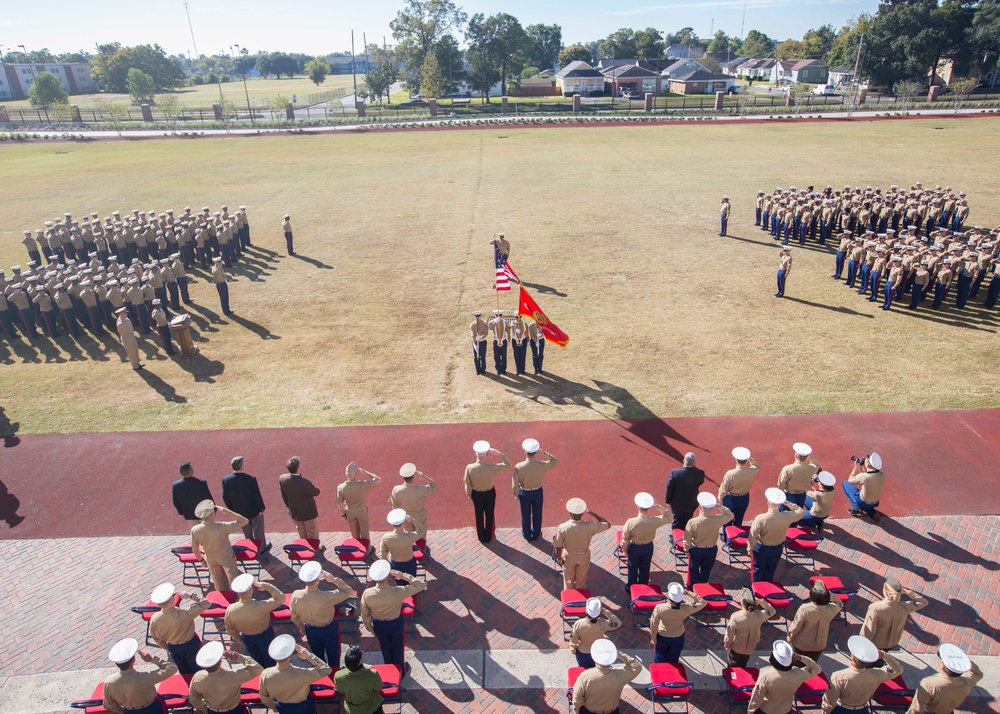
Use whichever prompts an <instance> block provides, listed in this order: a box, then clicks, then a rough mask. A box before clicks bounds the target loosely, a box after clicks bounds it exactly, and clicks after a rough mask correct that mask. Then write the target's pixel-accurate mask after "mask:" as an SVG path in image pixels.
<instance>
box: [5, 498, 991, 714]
mask: <svg viewBox="0 0 1000 714" xmlns="http://www.w3.org/2000/svg"><path fill="white" fill-rule="evenodd" d="M556 516H557V514H556V513H555V512H554V509H551V508H550V509H549V510H548V511H547V517H548V519H549V522H550V523H551V522H552V521H554V519H555V517H556ZM661 533H662V531H661ZM343 535H344V534H336V533H332V534H325V536H324V540H325V542H326V543H327V544H328V545H330V546H332V545H335V544H336V543H338V542H339V540H340V539H341V538H342V537H343ZM545 535H546V537H549V536H550V535H551V529H549V530H547V531H546V533H545ZM291 538H292V536H290V535H287V534H284V535H274V536H273V538H272V540H273V541H274V543H275V552H276V553H279V554H280V553H281V550H280V545H281V544H282V543H284V542H287V541H289V540H291ZM184 541H185V538H184V537H183V536H176V537H171V536H148V537H133V538H79V539H53V540H29V541H10V540H8V541H3V542H0V558H2V560H3V562H4V563H5V564H7V570H8V572H11V573H14V574H16V575H15V577H14V579H13V581H12V582H11V581H9V583H10V587H11V591H10V592H9V593H8V597H6V598H2V599H0V621H2V622H4V623H5V630H6V631H7V633H9V634H8V636H7V637H6V638H5V641H4V642H3V644H2V652H0V656H2V661H3V674H4V675H7V676H9V675H18V674H29V673H38V672H48V671H64V670H78V669H86V668H92V667H102V666H104V665H105V659H104V656H105V652H106V650H107V646H108V643H109V642H111V641H113V640H115V639H117V638H118V637H121V636H126V635H132V636H140V635H141V634H142V632H143V630H142V625H141V623H140V622H139V618H138V616H136V615H134V614H132V613H130V612H129V611H128V607H129V606H130V605H134V604H142V603H144V602H145V601H146V598H147V596H148V593H149V592H150V590H151V589H152V587H154V586H155V585H156V584H158V583H159V582H161V581H165V580H173V581H177V580H178V579H179V576H180V566H179V564H177V563H176V561H175V559H174V558H173V556H171V555H170V554H169V552H168V551H169V548H170V547H171V546H173V545H177V544H181V543H183V542H184ZM430 543H431V545H432V548H433V550H432V556H433V558H432V560H431V561H430V562H429V564H428V567H427V572H428V576H429V580H431V581H432V582H431V585H430V588H429V590H428V594H427V595H426V597H422V598H421V600H420V603H419V604H420V617H419V621H418V626H417V627H418V632H419V636H418V637H411V638H409V640H408V646H410V647H412V648H414V649H417V650H421V651H441V650H482V649H486V650H491V651H492V650H516V649H553V648H561V647H564V646H565V644H564V642H563V640H562V636H561V628H560V621H559V619H558V614H557V611H558V600H557V598H558V593H559V590H560V589H561V578H560V576H559V575H558V574H557V573H556V572H555V570H553V568H552V561H551V558H550V553H551V551H550V546H549V544H548V542H547V541H546V540H543V541H540V542H538V543H535V544H530V545H529V544H526V543H525V542H524V541H523V539H521V537H520V534H519V532H518V531H516V530H501V531H500V532H499V533H498V540H497V541H496V542H495V543H494V544H493V545H491V546H489V547H483V546H480V544H479V543H478V542H476V541H475V535H474V533H473V532H472V531H470V530H448V531H444V530H439V531H433V532H432V533H431V538H430ZM612 547H613V533H612V532H608V533H605V534H602V535H601V536H599V537H598V538H596V539H595V543H594V558H593V561H594V565H593V567H592V568H591V571H590V573H591V575H590V582H589V585H590V588H591V590H593V592H594V593H595V594H601V595H603V596H606V597H607V598H608V599H609V600H610V601H611V602H612V603H614V604H615V605H616V607H615V608H614V609H616V610H617V611H618V612H619V614H620V616H621V617H622V619H623V620H624V622H625V627H623V628H622V631H620V632H619V633H617V634H616V635H615V640H616V642H617V643H618V644H619V646H621V647H623V648H628V649H642V648H648V644H647V643H648V639H647V637H648V635H647V633H646V632H645V631H644V630H637V629H633V628H632V627H631V626H630V618H629V614H628V612H627V602H626V598H625V596H624V584H623V581H622V580H621V578H620V577H619V576H618V574H617V568H616V567H615V566H616V564H615V560H614V558H613V556H612ZM998 557H1000V517H997V516H973V517H960V516H945V517H938V518H901V519H889V518H886V519H884V520H883V522H882V526H881V527H876V526H873V525H871V524H869V523H867V522H863V521H860V520H855V519H847V520H837V521H832V522H830V526H829V528H828V539H827V540H826V541H825V542H824V543H823V544H822V546H821V548H820V551H819V554H818V556H817V561H818V562H817V569H816V572H820V573H827V572H828V573H831V574H836V575H838V576H840V577H841V578H842V579H843V580H844V581H845V583H847V584H848V585H849V586H852V585H858V586H859V587H860V588H861V591H860V593H859V595H858V596H857V598H855V599H854V600H852V602H851V604H850V607H849V612H850V616H851V624H850V626H849V627H845V626H843V625H841V624H838V625H835V626H834V628H833V631H832V637H831V647H834V648H838V649H841V650H843V649H844V642H845V640H846V637H847V636H848V635H849V634H852V633H854V632H855V631H856V630H857V627H858V624H859V621H860V617H862V616H863V614H864V610H865V608H866V607H867V603H868V602H869V601H870V600H871V598H872V597H873V592H874V591H878V590H879V588H880V585H881V582H882V578H883V577H884V574H885V573H886V572H887V571H892V572H894V573H896V574H897V575H898V576H899V577H900V579H901V581H902V582H903V583H904V584H905V585H907V586H909V587H912V588H913V589H915V590H917V591H918V592H921V593H923V594H924V595H925V596H926V597H927V598H928V599H929V600H930V601H931V604H930V606H928V607H927V608H926V609H925V610H924V611H922V612H921V613H919V614H918V615H917V616H915V617H914V618H912V620H911V622H910V624H909V625H908V626H907V630H906V635H905V636H904V639H903V643H902V644H903V647H904V649H906V650H908V651H910V652H913V653H922V652H932V651H933V650H934V649H935V648H936V646H937V644H938V642H939V641H941V640H948V641H952V642H955V643H957V644H959V645H960V646H962V647H964V648H965V649H967V651H968V652H969V653H970V654H972V655H973V656H976V655H993V656H996V655H1000V632H998V630H997V629H996V626H995V623H997V622H998V620H1000V617H998V604H997V602H996V597H995V591H996V586H997V583H998V576H997V569H998V568H1000V565H998V563H997V560H998ZM655 562H656V565H657V566H658V568H656V569H655V570H654V576H653V582H656V583H659V584H661V585H665V584H666V583H667V582H669V581H670V580H673V579H677V578H679V577H680V575H679V574H678V573H677V572H676V571H675V570H674V567H673V563H672V560H671V559H670V557H669V554H668V552H667V549H666V545H665V542H664V537H663V536H661V538H660V539H659V541H658V545H657V555H656V558H655ZM332 567H333V570H334V571H335V572H337V571H338V568H337V566H332ZM266 569H267V571H268V573H269V576H270V577H271V578H272V579H273V580H274V581H275V582H276V583H277V584H279V586H281V587H282V588H283V589H285V590H290V589H292V588H294V587H295V585H294V583H293V582H292V580H291V574H290V569H289V567H288V565H287V563H286V562H285V560H284V558H283V555H278V556H277V557H275V558H272V559H270V561H268V562H267V568H266ZM810 574H811V571H808V570H806V569H805V568H803V567H801V566H794V567H791V568H789V567H788V566H786V565H783V566H782V567H781V568H780V569H779V571H778V577H779V579H781V580H782V581H783V582H784V583H785V584H786V585H787V586H789V587H790V588H792V589H793V590H795V591H797V592H800V593H804V592H805V588H804V587H803V585H804V584H805V583H806V582H807V579H808V576H809V575H810ZM713 580H716V581H718V582H721V583H722V584H723V585H724V586H725V587H726V588H727V589H730V590H732V589H735V588H738V587H741V586H743V585H744V584H746V582H747V581H748V573H747V571H746V569H745V568H740V567H735V566H734V567H731V566H729V565H727V564H726V563H725V562H723V561H722V560H721V559H720V561H719V562H718V564H717V565H716V569H715V571H714V572H713ZM29 607H30V608H34V609H35V610H36V612H37V613H39V614H30V615H29V614H26V613H25V610H26V608H29ZM773 634H774V632H773V631H772V632H770V633H769V632H768V631H765V638H768V637H771V636H773ZM360 642H361V644H362V645H363V647H364V648H365V649H366V650H368V651H377V646H376V643H375V641H374V639H373V638H370V637H367V636H366V637H362V638H361V639H360ZM39 644H40V646H39ZM688 645H689V646H690V647H692V648H694V649H708V650H720V649H721V633H720V631H719V630H715V629H711V628H698V629H697V630H695V629H694V628H689V637H688ZM427 696H431V695H427ZM434 696H443V695H441V694H440V693H439V694H436V695H434ZM476 696H477V697H478V696H480V694H477V695H476ZM482 696H486V694H482ZM497 696H499V694H498V695H497ZM512 696H514V698H516V699H518V701H521V700H522V699H523V697H525V696H529V695H527V694H525V693H523V692H519V693H517V694H516V695H512ZM535 696H541V695H540V694H538V695H535ZM549 698H550V699H551V697H549ZM492 706H493V705H492V704H491V705H490V707H492ZM484 710H490V711H492V710H493V709H490V708H487V709H484Z"/></svg>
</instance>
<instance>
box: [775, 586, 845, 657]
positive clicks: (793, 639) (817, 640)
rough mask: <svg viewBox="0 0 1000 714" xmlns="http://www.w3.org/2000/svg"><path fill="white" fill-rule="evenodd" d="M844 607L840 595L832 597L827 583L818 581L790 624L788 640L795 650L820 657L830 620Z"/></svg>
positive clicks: (827, 634)
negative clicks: (807, 600)
mask: <svg viewBox="0 0 1000 714" xmlns="http://www.w3.org/2000/svg"><path fill="white" fill-rule="evenodd" d="M842 607H843V604H842V603H841V602H840V598H839V597H833V598H831V597H830V590H829V589H828V588H827V587H826V584H825V583H823V582H819V581H818V582H816V583H815V584H814V585H813V587H812V590H810V591H809V602H807V603H804V604H803V605H800V606H799V609H798V611H797V612H796V613H795V619H794V620H792V624H791V625H789V626H788V641H789V642H790V643H791V645H792V647H794V648H795V652H796V653H798V654H800V655H805V656H806V657H809V659H812V660H817V659H819V656H820V655H821V654H823V650H824V649H826V640H827V637H828V636H829V634H830V622H831V621H832V620H833V618H835V617H836V616H837V613H839V612H840V610H841V608H842Z"/></svg>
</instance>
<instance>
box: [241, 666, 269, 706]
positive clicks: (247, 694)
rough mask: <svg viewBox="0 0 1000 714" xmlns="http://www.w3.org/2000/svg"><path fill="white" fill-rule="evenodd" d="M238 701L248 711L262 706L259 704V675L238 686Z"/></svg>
mask: <svg viewBox="0 0 1000 714" xmlns="http://www.w3.org/2000/svg"><path fill="white" fill-rule="evenodd" d="M240 701H241V702H243V703H244V704H246V705H247V707H248V708H250V709H256V708H257V707H261V706H263V705H262V704H261V703H260V675H259V674H258V675H257V676H256V677H254V678H253V679H251V680H250V681H249V682H244V683H243V684H241V685H240Z"/></svg>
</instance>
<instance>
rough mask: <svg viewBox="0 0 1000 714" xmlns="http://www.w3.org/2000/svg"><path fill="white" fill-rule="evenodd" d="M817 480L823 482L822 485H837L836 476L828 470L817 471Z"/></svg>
mask: <svg viewBox="0 0 1000 714" xmlns="http://www.w3.org/2000/svg"><path fill="white" fill-rule="evenodd" d="M819 482H820V483H821V484H823V485H824V486H836V485H837V477H836V476H834V475H833V474H832V473H830V472H829V471H820V472H819Z"/></svg>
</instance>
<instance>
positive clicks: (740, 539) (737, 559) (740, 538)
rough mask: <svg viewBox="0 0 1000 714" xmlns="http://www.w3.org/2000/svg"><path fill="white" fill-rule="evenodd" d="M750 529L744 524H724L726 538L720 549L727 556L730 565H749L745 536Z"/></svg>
mask: <svg viewBox="0 0 1000 714" xmlns="http://www.w3.org/2000/svg"><path fill="white" fill-rule="evenodd" d="M748 535H750V529H749V528H748V527H746V526H726V538H727V539H728V540H727V541H724V542H723V544H722V550H724V551H725V552H726V555H727V556H728V557H729V564H730V565H746V566H747V567H750V553H748V552H747V536H748Z"/></svg>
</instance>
